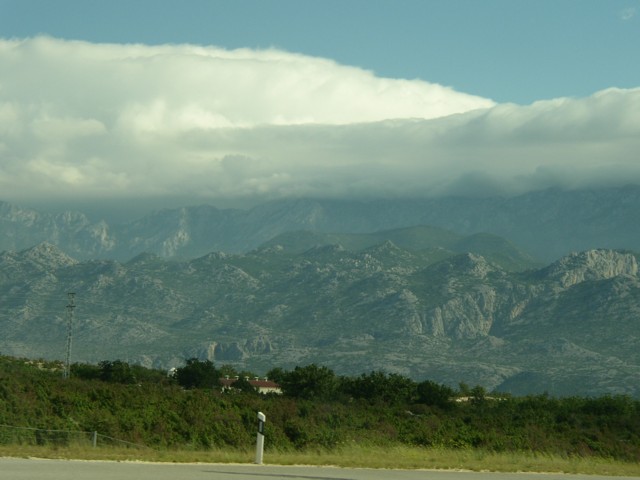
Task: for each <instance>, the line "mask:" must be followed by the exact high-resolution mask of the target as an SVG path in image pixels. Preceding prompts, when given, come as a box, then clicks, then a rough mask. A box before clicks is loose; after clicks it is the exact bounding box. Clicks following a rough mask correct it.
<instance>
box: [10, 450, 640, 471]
mask: <svg viewBox="0 0 640 480" xmlns="http://www.w3.org/2000/svg"><path fill="white" fill-rule="evenodd" d="M3 456H4V457H22V458H29V457H33V458H56V459H79V460H113V461H147V462H167V463H252V462H253V459H254V452H253V451H248V450H239V449H212V450H207V451H204V450H193V451H189V450H152V449H132V448H115V447H100V448H91V447H86V446H77V447H74V446H70V447H47V446H19V445H0V457H3ZM264 463H265V464H273V465H333V466H340V467H352V468H358V467H366V468H385V469H438V470H439V469H442V470H450V469H453V470H471V471H493V472H545V473H549V472H554V473H568V474H587V475H611V476H630V477H634V476H635V477H638V476H640V464H638V463H625V462H620V461H615V460H609V459H603V458H596V457H590V458H584V457H560V456H553V455H544V454H539V453H494V452H485V451H481V450H473V449H463V450H448V449H431V448H417V447H406V446H396V447H390V448H381V447H366V446H350V447H342V448H337V449H333V450H306V451H265V455H264Z"/></svg>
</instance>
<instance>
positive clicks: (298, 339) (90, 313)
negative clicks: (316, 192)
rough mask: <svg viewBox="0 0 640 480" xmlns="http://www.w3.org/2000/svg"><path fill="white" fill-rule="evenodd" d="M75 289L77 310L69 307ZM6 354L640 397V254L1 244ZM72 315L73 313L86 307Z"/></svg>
mask: <svg viewBox="0 0 640 480" xmlns="http://www.w3.org/2000/svg"><path fill="white" fill-rule="evenodd" d="M68 292H74V293H75V297H74V301H75V303H74V308H68V305H69V299H68V297H67V293H68ZM0 305H2V310H1V311H0V326H1V328H2V332H3V335H2V337H1V340H0V352H1V353H3V354H10V355H14V356H24V357H30V358H39V357H44V358H51V359H54V358H58V359H63V358H64V355H65V346H66V335H67V321H68V320H70V319H71V320H72V325H73V342H72V345H73V347H72V357H71V358H72V361H82V362H97V361H101V360H105V359H121V360H126V361H129V362H133V363H139V364H143V365H146V366H153V367H158V368H170V367H173V366H178V365H182V364H183V363H184V360H185V359H187V358H191V357H198V358H201V359H209V360H212V361H214V362H215V363H216V364H217V365H223V364H231V365H234V366H236V367H237V368H239V369H249V370H252V371H254V372H256V373H260V374H263V373H264V372H266V371H268V370H269V369H271V368H273V367H283V368H293V367H294V366H296V365H305V364H308V363H311V362H315V363H318V364H322V365H326V366H328V367H330V368H333V369H334V370H335V371H336V372H338V373H341V374H358V373H362V372H369V371H372V370H384V371H387V372H396V373H401V374H403V375H407V376H410V377H412V378H414V379H416V380H421V379H427V378H428V379H431V380H434V381H438V382H441V383H446V384H450V385H452V386H456V385H457V384H458V383H459V382H464V383H466V384H469V385H482V386H484V387H485V388H487V389H489V390H498V391H503V392H511V393H514V394H527V393H542V392H548V393H550V394H553V395H580V394H581V395H602V394H628V395H634V396H640V350H639V349H638V348H637V347H638V342H639V340H640V323H639V315H640V278H639V275H638V255H637V254H635V253H632V252H630V251H624V250H612V249H590V250H586V251H581V252H576V253H571V254H568V255H566V256H563V257H561V258H560V259H558V260H556V261H554V262H551V263H549V264H547V265H545V266H540V265H539V264H538V263H537V262H536V260H535V259H532V257H531V256H529V255H528V254H526V253H524V252H523V251H522V250H520V249H519V248H518V247H516V246H514V245H513V244H512V243H511V242H509V241H507V240H505V239H502V238H500V237H497V236H492V235H488V234H483V235H478V234H474V235H467V236H463V235H460V234H457V233H452V232H449V231H446V230H443V229H440V228H434V227H414V228H402V229H395V230H388V231H385V232H376V233H374V234H368V235H367V234H362V233H361V234H352V235H347V234H335V235H334V234H332V235H323V234H322V235H321V234H319V233H317V232H308V231H299V232H289V233H286V234H283V235H281V236H279V237H276V238H272V239H271V240H270V241H268V242H266V243H264V244H263V245H262V246H261V247H259V248H256V249H254V250H252V251H250V252H247V253H236V254H230V253H223V252H210V253H208V254H205V255H203V256H200V257H197V258H193V259H182V260H177V259H175V258H174V259H167V258H163V257H160V256H158V255H155V254H151V253H143V254H140V255H138V256H136V257H134V258H132V259H130V260H128V261H126V262H119V261H116V260H108V259H93V260H76V259H74V258H72V257H71V256H69V255H67V254H66V253H65V252H63V251H62V250H61V249H60V248H59V247H57V246H54V245H52V244H49V243H40V244H38V245H36V246H33V247H30V248H26V249H23V250H6V251H4V252H3V253H1V254H0ZM71 312H73V313H71Z"/></svg>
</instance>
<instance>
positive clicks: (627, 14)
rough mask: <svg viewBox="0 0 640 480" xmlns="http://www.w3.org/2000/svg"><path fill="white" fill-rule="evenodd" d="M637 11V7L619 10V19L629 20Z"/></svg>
mask: <svg viewBox="0 0 640 480" xmlns="http://www.w3.org/2000/svg"><path fill="white" fill-rule="evenodd" d="M637 13H638V9H637V8H635V7H629V8H625V9H624V10H622V11H621V12H620V19H621V20H623V21H625V22H626V21H628V20H631V19H632V18H633V17H635V16H636V14H637Z"/></svg>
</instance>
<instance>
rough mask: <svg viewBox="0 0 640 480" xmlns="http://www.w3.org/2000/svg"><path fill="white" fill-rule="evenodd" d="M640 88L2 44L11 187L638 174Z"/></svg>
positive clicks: (481, 180) (356, 187)
mask: <svg viewBox="0 0 640 480" xmlns="http://www.w3.org/2000/svg"><path fill="white" fill-rule="evenodd" d="M637 152H640V89H633V90H619V89H610V90H606V91H602V92H598V93H596V94H594V95H593V96H591V97H588V98H583V99H555V100H548V101H540V102H537V103H534V104H532V105H528V106H518V105H512V104H503V105H495V104H494V103H493V102H492V101H491V100H488V99H484V98H479V97H476V96H472V95H466V94H463V93H459V92H456V91H454V90H452V89H450V88H447V87H442V86H440V85H435V84H430V83H427V82H424V81H419V80H393V79H385V78H378V77H376V76H375V75H374V74H373V73H371V72H368V71H364V70H361V69H358V68H353V67H348V66H342V65H338V64H336V63H335V62H332V61H330V60H326V59H318V58H312V57H307V56H303V55H296V54H291V53H286V52H282V51H277V50H266V51H254V50H234V51H227V50H221V49H217V48H213V47H199V46H192V45H173V46H172V45H166V46H145V45H109V44H90V43H85V42H72V41H63V40H56V39H52V38H48V37H38V38H34V39H27V40H0V199H3V200H9V201H20V200H22V199H30V200H34V199H35V200H37V199H44V200H51V199H56V198H65V197H67V198H68V197H75V198H77V199H79V200H81V199H83V198H87V199H100V198H103V199H110V198H113V199H117V198H146V197H154V198H156V197H157V198H160V197H180V198H193V199H194V201H199V202H202V201H209V202H212V203H215V202H216V200H217V199H243V198H256V197H263V198H274V197H279V196H286V195H298V196H303V195H315V196H345V195H349V196H371V195H391V196H402V195H444V194H451V193H455V194H461V193H467V194H483V195H485V194H515V193H521V192H525V191H528V190H532V189H540V188H546V187H549V186H560V187H566V188H575V187H583V186H590V185H602V184H606V185H615V184H621V183H631V182H635V183H640V161H638V153H637Z"/></svg>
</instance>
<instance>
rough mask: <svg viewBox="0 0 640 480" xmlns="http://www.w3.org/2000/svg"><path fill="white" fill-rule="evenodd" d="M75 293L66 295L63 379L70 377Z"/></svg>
mask: <svg viewBox="0 0 640 480" xmlns="http://www.w3.org/2000/svg"><path fill="white" fill-rule="evenodd" d="M75 296H76V294H75V293H73V292H69V293H67V297H69V303H68V304H67V356H66V358H65V362H64V371H63V372H62V377H63V378H69V377H70V376H71V363H70V362H71V339H72V336H73V309H74V308H76V305H75V304H74V303H73V300H74V297H75Z"/></svg>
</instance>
